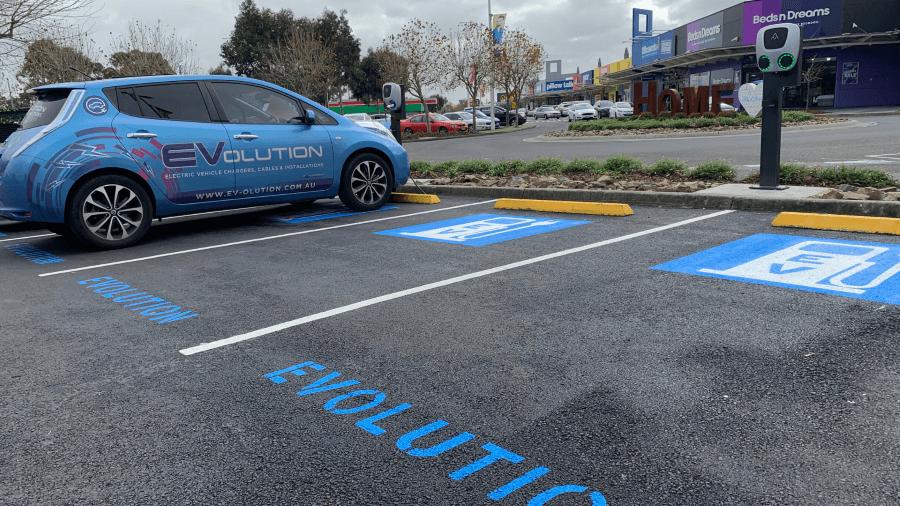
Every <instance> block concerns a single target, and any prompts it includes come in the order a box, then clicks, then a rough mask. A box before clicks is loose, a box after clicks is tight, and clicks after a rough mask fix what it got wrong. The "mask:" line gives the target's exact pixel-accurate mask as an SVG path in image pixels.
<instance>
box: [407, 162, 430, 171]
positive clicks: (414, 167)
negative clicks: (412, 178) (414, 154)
mask: <svg viewBox="0 0 900 506" xmlns="http://www.w3.org/2000/svg"><path fill="white" fill-rule="evenodd" d="M409 170H410V172H416V173H419V174H428V173H430V172H431V162H426V161H425V160H413V161H411V162H409Z"/></svg>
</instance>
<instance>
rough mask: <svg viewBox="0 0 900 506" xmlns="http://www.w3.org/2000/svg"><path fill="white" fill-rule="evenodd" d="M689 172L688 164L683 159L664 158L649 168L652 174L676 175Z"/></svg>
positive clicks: (648, 171)
mask: <svg viewBox="0 0 900 506" xmlns="http://www.w3.org/2000/svg"><path fill="white" fill-rule="evenodd" d="M685 172H687V164H686V163H684V162H682V161H681V160H669V159H667V158H663V159H661V160H657V161H656V163H654V164H653V165H651V166H650V167H649V168H648V169H647V173H648V174H650V175H651V176H676V175H682V174H684V173H685Z"/></svg>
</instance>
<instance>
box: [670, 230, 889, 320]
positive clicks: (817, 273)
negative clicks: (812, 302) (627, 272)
mask: <svg viewBox="0 0 900 506" xmlns="http://www.w3.org/2000/svg"><path fill="white" fill-rule="evenodd" d="M654 269H658V270H662V271H670V272H680V273H684V274H695V275H698V276H708V277H713V278H724V279H732V280H735V281H745V282H748V283H757V284H761V285H772V286H780V287H783V288H793V289H797V290H805V291H808V292H817V293H826V294H830V295H840V296H843V297H852V298H854V299H865V300H870V301H873V302H884V303H888V304H898V305H900V244H884V243H877V242H860V241H844V240H835V239H821V238H818V237H802V236H795V235H776V234H757V235H752V236H750V237H745V238H743V239H740V240H737V241H734V242H730V243H727V244H723V245H722V246H717V247H715V248H712V249H709V250H706V251H702V252H700V253H697V254H695V255H691V256H688V257H684V258H681V259H678V260H674V261H672V262H669V263H665V264H662V265H658V266H656V267H654Z"/></svg>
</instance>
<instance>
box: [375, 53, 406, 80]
mask: <svg viewBox="0 0 900 506" xmlns="http://www.w3.org/2000/svg"><path fill="white" fill-rule="evenodd" d="M375 60H376V61H377V62H378V69H379V71H380V75H381V78H382V79H383V80H384V81H385V82H389V83H397V84H399V85H401V86H409V62H408V61H406V58H404V57H402V56H400V55H399V54H397V53H395V52H393V51H391V50H390V49H389V48H387V47H386V46H382V47H380V48H378V49H376V50H375Z"/></svg>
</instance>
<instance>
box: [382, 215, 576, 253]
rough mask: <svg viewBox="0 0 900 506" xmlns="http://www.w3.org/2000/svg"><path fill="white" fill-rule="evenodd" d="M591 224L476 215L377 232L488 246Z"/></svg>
mask: <svg viewBox="0 0 900 506" xmlns="http://www.w3.org/2000/svg"><path fill="white" fill-rule="evenodd" d="M588 223H590V222H589V221H579V220H557V219H550V218H527V217H523V216H508V215H502V214H476V215H472V216H466V217H463V218H454V219H451V220H442V221H435V222H432V223H425V224H423V225H413V226H411V227H404V228H395V229H393V230H385V231H382V232H376V233H377V234H379V235H392V236H395V237H406V238H409V239H420V240H423V241H435V242H443V243H448V244H461V245H463V246H476V247H478V246H488V245H490V244H496V243H498V242H505V241H509V240H512V239H520V238H522V237H528V236H532V235H537V234H545V233H547V232H553V231H556V230H562V229H564V228H569V227H575V226H578V225H585V224H588Z"/></svg>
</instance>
